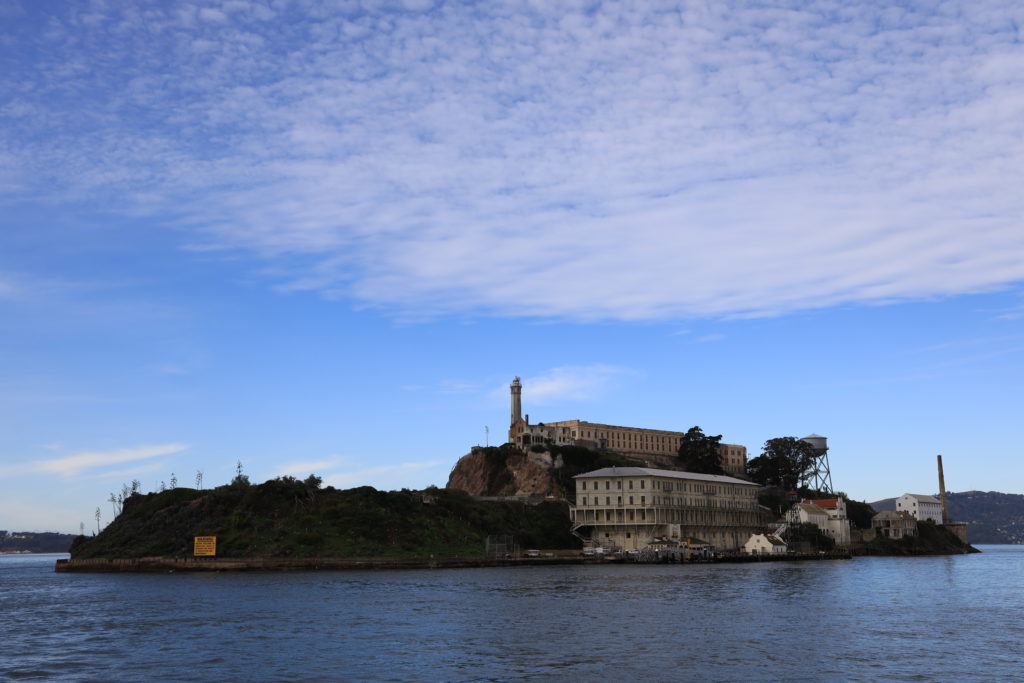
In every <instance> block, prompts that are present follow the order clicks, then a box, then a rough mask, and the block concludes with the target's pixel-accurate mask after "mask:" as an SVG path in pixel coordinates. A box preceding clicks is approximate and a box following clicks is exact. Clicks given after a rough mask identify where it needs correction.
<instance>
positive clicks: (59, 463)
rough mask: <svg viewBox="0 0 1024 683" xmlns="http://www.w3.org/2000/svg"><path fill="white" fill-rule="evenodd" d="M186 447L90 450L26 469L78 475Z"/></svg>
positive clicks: (175, 451)
mask: <svg viewBox="0 0 1024 683" xmlns="http://www.w3.org/2000/svg"><path fill="white" fill-rule="evenodd" d="M186 448H188V446H186V445H184V444H179V443H170V444H163V445H160V446H139V447H136V448H122V449H118V450H113V451H90V452H84V453H76V454H74V455H68V456H65V457H63V458H54V459H52V460H40V461H36V462H33V463H28V465H27V466H26V469H28V470H29V471H39V472H51V473H54V474H59V475H61V476H65V477H67V476H74V475H78V474H80V473H82V472H83V471H85V470H93V469H97V468H101V467H107V466H109V465H116V464H120V463H125V462H134V461H137V460H146V459H149V458H156V457H159V456H162V455H170V454H172V453H179V452H181V451H183V450H185V449H186Z"/></svg>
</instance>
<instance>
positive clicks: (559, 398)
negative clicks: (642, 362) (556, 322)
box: [495, 363, 632, 405]
mask: <svg viewBox="0 0 1024 683" xmlns="http://www.w3.org/2000/svg"><path fill="white" fill-rule="evenodd" d="M630 372H632V371H631V370H630V369H628V368H623V367H617V366H614V365H605V364H601V363H597V364H594V365H567V366H562V367H558V368H552V369H550V370H548V371H547V372H545V373H543V374H541V375H535V376H533V377H524V378H523V380H522V382H523V402H524V403H529V404H538V405H544V404H550V403H555V402H563V401H590V400H594V399H597V398H599V397H600V396H602V395H603V394H604V393H605V392H606V391H608V390H609V389H610V388H611V387H612V385H613V382H614V380H615V379H616V378H618V377H621V376H622V375H624V374H628V373H630ZM495 395H501V396H503V397H506V398H507V397H508V387H507V386H505V387H502V388H501V390H500V392H499V391H497V390H496V391H495Z"/></svg>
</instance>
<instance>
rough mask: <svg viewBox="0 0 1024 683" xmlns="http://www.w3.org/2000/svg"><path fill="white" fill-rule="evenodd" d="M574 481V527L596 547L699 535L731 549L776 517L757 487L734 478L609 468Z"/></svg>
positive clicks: (628, 546)
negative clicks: (759, 496)
mask: <svg viewBox="0 0 1024 683" xmlns="http://www.w3.org/2000/svg"><path fill="white" fill-rule="evenodd" d="M573 479H575V481H576V502H575V505H572V506H570V515H571V516H572V523H573V531H574V532H575V533H577V534H578V535H580V536H582V537H584V538H587V539H589V540H591V541H592V542H594V543H595V544H598V545H606V546H612V547H616V548H621V549H623V550H640V549H643V548H646V547H647V545H648V544H649V543H651V542H652V541H654V539H656V538H663V539H667V540H669V541H677V542H680V543H684V542H686V539H700V540H702V541H706V542H708V543H710V544H711V545H712V546H714V548H715V549H716V550H719V551H726V552H731V551H738V550H739V549H740V548H742V547H743V544H744V543H745V542H746V540H747V539H748V538H750V536H751V534H754V533H758V532H760V531H762V529H763V528H764V526H765V525H766V524H769V523H771V521H772V515H771V513H770V512H769V511H768V510H766V509H765V508H763V507H761V506H760V505H758V503H757V490H758V485H757V484H754V483H752V482H749V481H743V480H742V479H735V478H733V477H727V476H721V475H714V474H697V473H695V472H677V471H674V470H659V469H652V468H649V467H606V468H604V469H600V470H595V471H593V472H587V473H585V474H578V475H576V476H575V477H573Z"/></svg>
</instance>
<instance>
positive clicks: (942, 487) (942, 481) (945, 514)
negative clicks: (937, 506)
mask: <svg viewBox="0 0 1024 683" xmlns="http://www.w3.org/2000/svg"><path fill="white" fill-rule="evenodd" d="M935 457H937V458H938V459H939V500H941V501H942V523H943V524H949V508H948V507H946V478H945V477H944V476H942V456H941V455H937V456H935Z"/></svg>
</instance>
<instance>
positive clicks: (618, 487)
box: [615, 479, 622, 491]
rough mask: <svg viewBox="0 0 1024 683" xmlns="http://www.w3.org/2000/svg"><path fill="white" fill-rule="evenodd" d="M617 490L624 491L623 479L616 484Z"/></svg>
mask: <svg viewBox="0 0 1024 683" xmlns="http://www.w3.org/2000/svg"><path fill="white" fill-rule="evenodd" d="M615 488H617V489H619V490H620V491H621V490H622V480H621V479H619V480H618V481H617V482H615Z"/></svg>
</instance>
